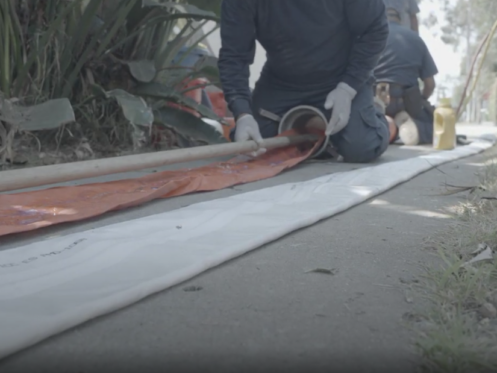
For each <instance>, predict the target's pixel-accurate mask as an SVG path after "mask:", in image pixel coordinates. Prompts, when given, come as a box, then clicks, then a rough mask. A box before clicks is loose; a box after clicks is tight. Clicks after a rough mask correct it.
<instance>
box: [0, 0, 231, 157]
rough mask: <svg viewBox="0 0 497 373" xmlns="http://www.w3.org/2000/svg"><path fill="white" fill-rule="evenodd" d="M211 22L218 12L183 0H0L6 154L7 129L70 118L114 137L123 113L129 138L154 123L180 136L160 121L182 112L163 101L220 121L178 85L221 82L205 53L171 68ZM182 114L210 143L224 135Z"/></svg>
mask: <svg viewBox="0 0 497 373" xmlns="http://www.w3.org/2000/svg"><path fill="white" fill-rule="evenodd" d="M180 21H181V22H180ZM209 21H214V22H216V23H217V22H218V17H217V16H216V14H215V13H214V12H211V11H205V10H201V9H199V8H198V7H196V6H194V5H191V4H189V3H187V2H172V1H161V0H103V1H102V0H23V1H18V0H2V1H0V28H1V30H2V40H1V41H0V91H1V92H0V94H1V96H0V105H1V106H0V121H1V122H0V141H1V143H0V155H1V156H2V157H3V160H5V159H6V158H9V154H10V155H12V149H11V147H12V141H11V140H12V138H13V135H12V134H13V133H16V132H22V131H42V130H53V129H55V128H59V127H61V126H64V125H66V124H68V123H74V122H76V123H78V124H79V127H78V128H79V129H80V130H81V133H84V134H88V133H89V134H91V135H94V136H97V137H98V134H101V135H104V136H107V137H109V136H110V135H111V134H112V133H114V134H116V128H115V125H110V126H109V122H112V123H114V122H116V123H117V122H119V121H120V120H121V122H122V119H124V118H125V119H126V120H127V123H128V124H127V125H126V128H125V131H124V132H126V131H127V133H128V134H129V136H128V140H129V139H130V138H133V134H140V133H143V132H147V131H150V129H151V126H152V124H163V125H166V126H170V127H174V128H175V130H176V131H179V132H180V133H181V128H182V123H171V122H168V123H161V122H160V120H161V119H160V118H164V117H167V118H169V120H170V121H171V120H172V119H171V118H174V115H173V116H171V115H167V116H165V115H164V113H163V112H164V111H168V112H173V113H174V112H175V111H177V110H178V109H174V108H171V107H170V106H169V105H168V104H169V103H176V104H181V105H183V106H187V107H189V108H192V109H194V110H195V111H197V112H199V113H200V114H201V115H202V116H204V117H208V118H210V119H215V120H219V121H221V118H219V117H218V116H217V115H216V114H215V113H213V112H212V111H211V110H209V109H208V108H207V107H204V106H201V105H198V104H197V103H196V102H195V101H193V100H191V99H188V97H185V96H184V95H183V93H184V90H182V88H181V82H183V81H185V80H188V79H190V78H195V77H206V78H209V79H210V80H211V81H214V82H216V81H218V76H217V68H216V61H215V59H214V58H204V59H202V60H201V61H199V62H198V63H197V65H196V66H194V68H190V69H186V68H181V67H179V66H175V65H173V59H174V58H175V56H176V55H177V54H178V52H179V51H180V49H181V48H183V47H184V46H186V45H191V47H190V48H191V49H193V47H195V46H196V45H197V44H198V43H199V42H201V41H202V40H194V36H195V33H196V31H198V30H199V29H201V28H202V27H203V26H204V25H205V24H206V23H207V22H209ZM213 31H214V30H213ZM206 36H207V35H206ZM179 62H180V61H178V63H179ZM116 104H118V105H119V106H117V105H116ZM119 108H120V109H121V110H118V109H119ZM121 113H122V114H124V115H122V114H121ZM187 114H188V113H187ZM185 120H186V121H190V125H194V126H197V127H202V128H203V129H204V130H205V131H204V132H205V133H207V135H205V136H204V137H206V139H204V140H206V141H207V142H222V141H223V139H222V138H221V137H220V136H216V132H215V131H213V129H212V128H211V127H210V126H208V125H206V124H205V123H204V122H203V121H202V120H200V119H199V118H197V117H195V116H193V115H186V116H185V115H182V121H183V122H184V121H185ZM129 129H131V131H130V130H129ZM51 133H52V135H53V132H51ZM119 141H125V140H124V139H123V138H122V137H121V138H120V139H119ZM135 145H136V144H135Z"/></svg>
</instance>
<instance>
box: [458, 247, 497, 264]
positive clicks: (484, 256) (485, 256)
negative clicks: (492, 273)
mask: <svg viewBox="0 0 497 373" xmlns="http://www.w3.org/2000/svg"><path fill="white" fill-rule="evenodd" d="M493 258H494V255H493V252H492V249H491V248H490V247H488V246H487V248H486V249H485V250H484V251H483V252H481V253H480V254H478V255H477V256H475V257H474V258H473V259H471V260H470V261H469V262H466V263H464V265H463V266H466V265H468V264H474V263H478V262H483V261H485V260H493Z"/></svg>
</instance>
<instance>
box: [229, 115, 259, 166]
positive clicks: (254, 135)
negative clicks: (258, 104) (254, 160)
mask: <svg viewBox="0 0 497 373" xmlns="http://www.w3.org/2000/svg"><path fill="white" fill-rule="evenodd" d="M250 140H253V141H255V142H256V143H257V144H258V145H259V146H261V145H262V142H263V139H262V136H261V132H260V131H259V125H258V124H257V122H256V120H255V119H254V117H253V116H252V115H249V114H245V115H243V116H241V117H240V118H238V120H237V121H236V129H235V141H236V142H243V141H250ZM265 152H266V149H264V148H259V149H257V150H256V151H255V152H253V153H251V154H250V155H251V156H252V157H258V156H259V155H262V154H264V153H265Z"/></svg>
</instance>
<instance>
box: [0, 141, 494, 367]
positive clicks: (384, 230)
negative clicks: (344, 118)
mask: <svg viewBox="0 0 497 373" xmlns="http://www.w3.org/2000/svg"><path fill="white" fill-rule="evenodd" d="M426 151H429V150H428V149H425V148H418V149H400V148H397V147H392V148H391V149H390V150H389V151H388V153H387V154H386V156H385V157H384V158H383V160H382V161H383V162H386V161H392V160H397V159H401V158H404V157H411V156H415V155H417V154H419V153H422V152H426ZM485 157H486V156H485V155H480V156H476V157H473V158H470V159H465V160H461V161H458V162H455V163H451V164H447V165H444V166H441V167H439V168H438V169H435V170H432V171H430V172H428V173H425V174H423V175H420V176H419V177H417V178H416V179H414V180H412V181H411V182H409V183H406V184H404V185H402V186H400V187H398V188H396V189H394V190H392V191H390V192H388V193H386V194H384V195H382V196H380V197H379V198H378V199H375V200H373V201H370V202H368V203H366V204H363V205H360V206H358V207H356V208H353V209H351V210H349V211H347V212H346V213H343V214H341V215H338V216H336V217H334V218H331V219H329V220H326V221H324V222H322V223H320V224H317V225H315V226H313V227H310V228H308V229H305V230H302V231H299V232H295V233H293V234H292V235H290V236H287V237H286V238H284V239H281V240H279V241H277V242H274V243H272V244H270V245H267V246H265V247H263V248H260V249H259V250H256V251H254V252H252V253H250V254H248V255H246V256H244V257H241V258H239V259H237V260H234V261H232V262H230V263H227V264H225V265H223V266H221V267H218V268H216V269H214V270H212V271H209V272H207V273H205V274H203V275H201V276H199V277H197V278H195V279H193V280H191V281H189V282H188V283H185V284H182V285H181V286H177V287H175V288H172V289H170V290H168V291H164V292H162V293H160V294H158V295H156V296H154V297H150V298H148V299H147V300H145V301H143V302H140V303H139V304H136V305H134V306H132V307H129V308H127V309H124V310H122V311H120V312H117V313H115V314H112V315H109V316H106V317H102V318H99V319H97V320H95V321H92V322H89V323H87V324H86V325H83V326H81V327H78V328H76V329H73V330H71V331H69V332H66V333H64V334H62V335H60V336H57V337H54V338H52V339H50V340H48V341H46V342H44V343H42V344H40V345H38V346H35V347H33V348H31V349H29V350H27V351H25V352H22V353H19V354H17V355H15V356H13V357H11V358H9V359H6V360H5V361H4V362H2V363H0V371H1V372H2V373H7V372H20V371H36V372H40V373H41V372H55V371H64V372H71V373H72V372H75V373H76V372H85V373H94V372H107V371H110V370H111V369H112V370H117V371H120V372H155V371H157V372H159V371H161V372H162V371H183V370H186V369H187V368H197V367H198V368H199V369H202V371H208V372H210V371H212V372H245V371H247V372H249V371H250V372H258V371H262V370H261V369H260V368H261V364H262V365H264V367H265V368H268V369H266V371H285V372H288V371H293V370H297V368H298V369H299V370H300V368H304V369H306V370H308V371H318V370H319V371H323V372H324V371H327V372H330V371H333V369H337V370H336V371H339V372H344V371H354V372H386V371H396V372H409V371H413V370H414V368H415V362H416V358H415V355H413V351H412V348H411V345H410V333H409V332H408V330H407V329H406V328H405V326H404V325H403V324H404V320H403V316H404V315H405V314H406V313H408V312H414V309H415V307H417V306H418V305H419V304H420V302H421V300H419V299H411V298H412V294H410V293H409V282H411V281H412V280H413V279H414V278H415V277H416V276H418V275H419V274H420V271H421V270H420V267H419V265H420V264H424V263H428V262H430V261H432V260H433V257H432V255H431V254H430V253H429V252H428V251H426V250H424V249H423V247H424V239H425V238H426V237H428V236H430V235H433V234H436V232H437V231H438V230H440V229H442V228H444V227H445V226H447V225H448V224H450V222H451V220H450V217H449V216H448V215H447V211H446V209H447V208H449V207H451V206H453V205H455V204H456V203H457V202H458V200H459V199H458V198H460V197H459V196H440V195H439V194H440V193H442V192H443V190H444V189H443V187H442V185H443V184H444V183H445V182H448V183H451V184H456V185H468V184H471V183H472V182H473V181H474V180H476V177H475V172H476V171H477V170H478V168H479V167H480V166H481V162H482V161H483V160H484V159H485ZM358 167H361V166H358V165H345V164H336V163H334V164H330V163H326V162H312V163H308V164H306V165H302V166H300V167H297V168H296V169H294V170H291V171H289V172H287V173H284V174H282V175H280V176H278V177H276V178H273V179H270V180H266V181H262V182H258V183H252V184H249V185H243V186H240V187H236V188H232V189H228V190H224V191H219V192H214V193H204V194H196V195H192V196H185V197H179V198H174V199H170V200H163V201H157V202H154V203H151V204H147V205H145V206H142V207H139V208H135V209H131V210H127V211H123V212H120V213H113V214H108V215H106V216H104V217H102V218H99V219H96V220H92V221H89V222H85V223H83V224H77V225H64V226H59V227H53V228H50V229H47V230H43V231H39V232H33V233H29V234H25V235H23V237H22V238H19V237H7V238H0V246H1V249H10V248H14V247H16V246H19V245H22V244H26V243H29V242H33V241H36V240H40V239H42V238H47V237H50V236H52V235H64V234H68V233H71V232H75V231H81V230H84V229H90V228H92V227H96V226H101V225H105V224H111V223H114V222H117V221H123V220H129V219H133V218H137V217H140V216H146V215H151V214H154V213H158V212H163V211H167V210H173V209H175V208H178V207H180V206H184V205H188V204H192V203H196V202H199V201H205V200H208V199H214V198H220V197H224V196H227V195H232V194H234V193H241V192H245V191H248V190H254V189H259V188H262V187H267V186H270V185H275V184H281V183H284V182H291V181H300V180H308V179H310V178H314V177H317V176H321V175H324V174H328V173H331V172H339V171H346V170H349V169H351V168H358ZM317 268H324V269H328V270H330V273H329V274H322V273H313V272H310V271H312V270H314V269H317ZM191 290H196V291H191ZM0 332H1V331H0ZM272 364H274V365H275V366H276V364H278V369H276V367H275V369H269V368H270V367H271V365H272ZM113 368H117V369H113ZM347 368H348V369H347Z"/></svg>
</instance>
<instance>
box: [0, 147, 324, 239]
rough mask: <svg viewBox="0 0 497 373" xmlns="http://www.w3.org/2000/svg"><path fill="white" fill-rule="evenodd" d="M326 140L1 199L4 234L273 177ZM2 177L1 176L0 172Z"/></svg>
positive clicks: (0, 219)
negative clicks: (257, 156)
mask: <svg viewBox="0 0 497 373" xmlns="http://www.w3.org/2000/svg"><path fill="white" fill-rule="evenodd" d="M320 144H321V142H319V143H316V144H314V145H312V144H302V145H293V146H289V147H285V148H280V149H275V150H272V151H268V152H267V153H266V154H264V155H263V156H261V157H259V158H257V159H254V160H248V161H247V159H246V157H243V159H242V158H241V157H236V158H234V159H232V160H230V161H227V162H219V163H213V164H211V165H208V166H204V167H199V168H194V169H181V170H178V171H164V172H159V173H154V174H150V175H147V176H144V177H140V178H136V179H127V180H120V181H113V182H105V183H98V184H88V185H80V186H68V187H57V188H50V189H45V190H39V191H33V192H24V193H18V194H2V195H0V236H2V235H7V234H12V233H20V232H26V231H31V230H35V229H39V228H42V227H47V226H50V225H53V224H60V223H65V222H74V221H79V220H83V219H88V218H92V217H95V216H99V215H102V214H104V213H106V212H109V211H113V210H119V209H124V208H127V207H131V206H136V205H139V204H142V203H145V202H148V201H151V200H154V199H157V198H168V197H174V196H180V195H185V194H189V193H194V192H205V191H214V190H219V189H224V188H228V187H231V186H233V185H237V184H244V183H249V182H253V181H257V180H263V179H267V178H270V177H273V176H275V175H277V174H279V173H281V172H282V171H284V170H286V169H288V168H290V167H293V166H295V165H297V164H298V163H300V162H302V161H304V160H305V159H307V158H308V157H309V156H310V155H311V154H312V153H313V152H314V150H315V149H317V148H318V147H319V146H320ZM0 174H1V173H0Z"/></svg>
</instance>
